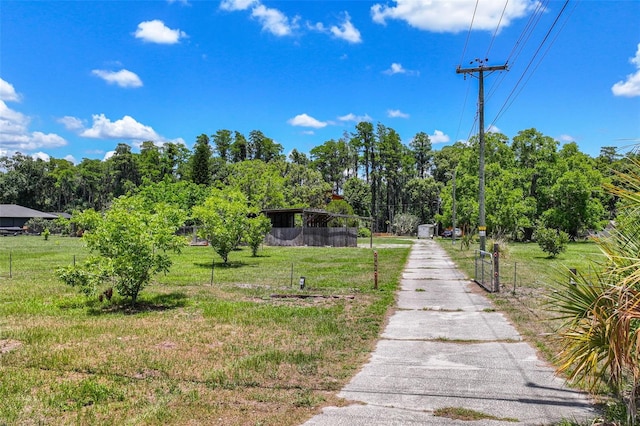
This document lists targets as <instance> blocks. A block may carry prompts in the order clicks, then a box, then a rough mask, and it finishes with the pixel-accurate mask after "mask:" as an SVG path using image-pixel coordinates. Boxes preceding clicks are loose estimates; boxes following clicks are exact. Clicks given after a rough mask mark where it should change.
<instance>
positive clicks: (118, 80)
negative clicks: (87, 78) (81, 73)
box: [91, 69, 142, 87]
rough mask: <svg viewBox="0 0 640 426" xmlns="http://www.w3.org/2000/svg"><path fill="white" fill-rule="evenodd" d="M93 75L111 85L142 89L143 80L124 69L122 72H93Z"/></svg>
mask: <svg viewBox="0 0 640 426" xmlns="http://www.w3.org/2000/svg"><path fill="white" fill-rule="evenodd" d="M91 74H93V75H95V76H97V77H100V78H101V79H103V80H104V81H106V82H107V83H109V84H116V85H118V86H120V87H141V86H142V80H140V77H138V75H137V74H136V73H134V72H131V71H129V70H125V69H122V70H120V71H106V70H92V71H91Z"/></svg>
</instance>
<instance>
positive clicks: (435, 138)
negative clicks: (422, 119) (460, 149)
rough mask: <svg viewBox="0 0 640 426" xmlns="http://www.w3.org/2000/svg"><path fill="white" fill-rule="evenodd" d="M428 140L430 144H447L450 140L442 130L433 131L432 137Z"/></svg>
mask: <svg viewBox="0 0 640 426" xmlns="http://www.w3.org/2000/svg"><path fill="white" fill-rule="evenodd" d="M429 140H430V141H431V143H447V142H449V141H450V140H451V139H450V138H449V136H447V135H445V134H444V132H443V131H442V130H435V131H434V132H433V134H432V135H429Z"/></svg>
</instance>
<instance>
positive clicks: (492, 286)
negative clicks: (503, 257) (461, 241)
mask: <svg viewBox="0 0 640 426" xmlns="http://www.w3.org/2000/svg"><path fill="white" fill-rule="evenodd" d="M495 257H496V259H494V254H493V253H491V252H488V251H482V250H476V251H475V266H476V267H475V277H474V280H475V282H477V283H478V284H480V285H481V286H482V287H484V288H485V289H486V290H487V291H490V292H492V293H493V292H497V291H500V289H499V285H500V284H499V280H498V279H497V273H498V269H497V267H495V266H496V265H495V264H496V263H497V255H496V256H495Z"/></svg>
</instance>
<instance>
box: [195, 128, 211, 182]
mask: <svg viewBox="0 0 640 426" xmlns="http://www.w3.org/2000/svg"><path fill="white" fill-rule="evenodd" d="M211 154H212V153H211V145H209V137H208V136H207V135H205V134H204V133H203V134H201V135H200V136H198V138H197V140H196V144H195V146H194V148H193V155H192V156H191V159H190V169H191V174H190V176H191V181H192V182H193V183H195V184H197V185H205V186H206V185H209V184H210V183H211V176H212V170H211V168H212V167H211Z"/></svg>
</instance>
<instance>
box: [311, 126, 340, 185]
mask: <svg viewBox="0 0 640 426" xmlns="http://www.w3.org/2000/svg"><path fill="white" fill-rule="evenodd" d="M347 152H348V151H347V144H346V143H345V142H344V141H343V140H337V141H336V140H334V139H331V140H329V141H326V142H325V143H323V144H322V145H319V146H316V147H314V148H312V149H311V151H309V155H310V157H311V166H312V167H314V168H315V169H316V170H318V171H319V172H320V173H321V174H322V177H323V178H324V180H325V182H328V183H330V184H331V185H332V187H333V190H334V191H335V192H336V193H339V192H340V189H341V188H342V184H343V182H344V180H345V170H346V169H347V167H348V163H347V161H348V157H347Z"/></svg>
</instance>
